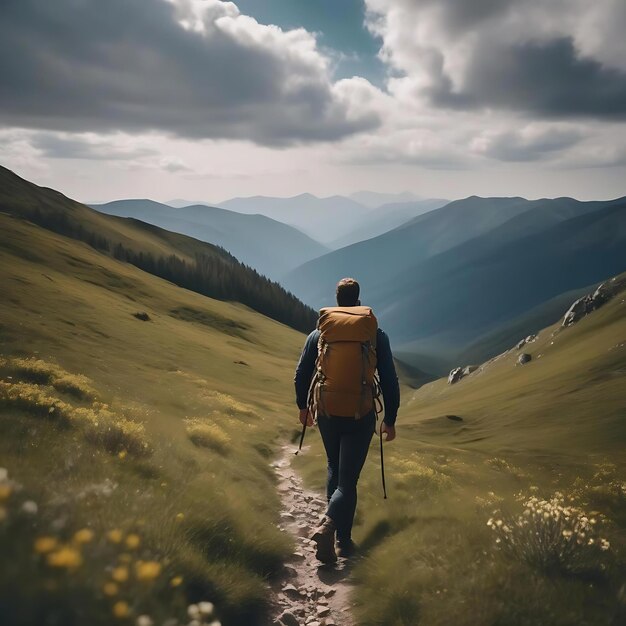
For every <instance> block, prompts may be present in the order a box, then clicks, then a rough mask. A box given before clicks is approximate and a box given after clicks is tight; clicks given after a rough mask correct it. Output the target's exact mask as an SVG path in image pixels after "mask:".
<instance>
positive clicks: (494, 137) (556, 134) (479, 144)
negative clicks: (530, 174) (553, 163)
mask: <svg viewBox="0 0 626 626" xmlns="http://www.w3.org/2000/svg"><path fill="white" fill-rule="evenodd" d="M584 135H585V134H584V133H583V132H582V131H581V130H580V129H578V128H568V127H565V128H560V127H544V126H542V125H537V124H532V125H529V126H527V127H525V128H522V129H521V130H517V129H515V130H505V131H502V132H486V133H483V134H482V135H481V136H479V137H476V139H475V140H474V141H473V142H472V146H471V147H472V150H473V151H474V152H475V153H477V154H482V155H484V156H486V157H490V158H492V159H497V160H499V161H513V162H515V161H520V162H524V161H541V160H546V159H550V158H553V157H554V156H555V153H559V152H561V151H563V150H564V149H566V148H570V147H572V146H574V145H576V144H577V143H579V142H580V141H581V140H582V139H583V137H584Z"/></svg>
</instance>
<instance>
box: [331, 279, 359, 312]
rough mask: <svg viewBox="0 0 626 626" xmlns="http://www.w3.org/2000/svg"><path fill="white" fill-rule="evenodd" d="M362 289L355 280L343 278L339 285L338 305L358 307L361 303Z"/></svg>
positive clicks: (337, 292)
mask: <svg viewBox="0 0 626 626" xmlns="http://www.w3.org/2000/svg"><path fill="white" fill-rule="evenodd" d="M360 291H361V288H360V287H359V283H357V282H356V280H354V278H342V279H341V280H340V281H339V282H338V283H337V290H336V294H337V305H338V306H356V305H357V304H358V303H359V293H360Z"/></svg>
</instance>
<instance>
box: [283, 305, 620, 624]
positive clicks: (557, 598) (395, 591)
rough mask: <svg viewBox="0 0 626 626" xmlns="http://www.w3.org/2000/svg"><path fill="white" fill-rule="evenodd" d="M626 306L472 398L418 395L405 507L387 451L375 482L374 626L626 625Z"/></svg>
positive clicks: (411, 413)
mask: <svg viewBox="0 0 626 626" xmlns="http://www.w3.org/2000/svg"><path fill="white" fill-rule="evenodd" d="M624 306H625V304H624V294H622V295H620V296H618V297H617V298H616V299H615V300H613V301H612V302H611V303H610V304H607V305H606V306H605V307H604V308H602V309H600V310H599V311H597V312H596V313H594V314H593V315H591V316H589V317H588V318H586V319H584V320H583V321H581V322H579V323H578V324H577V325H576V326H574V327H572V328H570V329H567V330H565V331H560V330H558V327H557V326H554V327H551V328H548V329H545V330H544V331H542V332H541V333H540V335H539V338H538V340H537V341H536V342H535V343H533V344H530V345H529V346H525V347H524V348H523V350H524V351H528V352H530V353H531V354H532V355H533V360H532V361H531V362H530V363H529V364H527V365H525V366H523V367H522V366H516V365H515V363H516V358H517V352H516V351H512V352H510V353H507V354H506V355H504V356H503V357H502V358H500V359H498V360H495V361H493V362H491V363H489V364H488V365H486V366H485V367H484V368H483V369H482V370H480V371H477V372H475V373H474V374H472V375H470V376H469V377H467V378H465V379H463V380H462V381H461V382H460V383H457V384H456V385H453V386H450V385H448V384H447V382H446V381H445V380H439V381H435V382H433V383H430V384H427V385H425V386H423V387H421V388H420V389H418V390H413V389H410V388H408V387H403V388H402V391H403V406H402V407H401V410H400V413H399V418H398V424H397V431H398V438H397V439H396V440H395V441H394V442H392V443H389V444H386V447H385V470H386V477H387V487H388V493H389V499H388V500H383V499H382V489H381V486H380V459H379V455H378V454H379V453H378V444H379V442H378V439H377V438H376V437H375V438H374V440H373V442H372V446H371V449H370V454H369V457H368V460H367V462H366V465H365V468H364V470H363V472H362V475H361V480H360V486H359V506H358V509H357V516H356V524H355V532H354V535H355V540H356V541H357V543H359V544H360V545H361V547H362V550H363V553H362V554H363V558H362V559H361V560H360V561H359V562H358V563H357V564H356V566H355V570H354V573H355V577H356V581H357V587H356V592H355V601H356V603H357V606H356V613H357V618H358V623H359V624H360V625H361V626H383V625H384V626H415V625H424V626H448V625H449V624H458V625H467V626H493V625H503V626H505V625H506V626H513V625H529V626H530V625H533V626H535V625H539V626H540V625H545V626H553V625H563V626H564V625H573V624H589V625H598V626H600V625H606V624H613V625H617V624H620V623H623V620H624V619H625V618H626V596H625V594H624V589H625V587H624V585H625V583H626V579H624V574H623V572H624V571H625V567H626V463H625V460H624V457H623V449H624V443H625V438H626V437H625V435H626V431H625V429H624V424H626V422H624V417H625V416H626V414H625V413H624V406H626V404H625V402H624V400H625V397H624V375H625V374H626V351H625V344H624V337H625V336H626V315H625V314H624ZM511 343H512V344H513V343H514V342H513V341H512V342H511ZM539 355H541V356H539ZM446 415H459V416H461V417H462V420H463V421H461V422H456V421H451V420H449V419H447V418H446ZM307 438H308V444H309V445H310V448H309V449H308V450H307V451H306V452H305V453H304V454H301V455H299V456H298V457H297V458H296V460H295V463H296V465H297V466H298V467H299V469H300V470H301V471H302V473H303V474H304V476H305V479H306V480H307V482H308V484H309V485H310V486H315V487H318V488H319V487H320V486H322V485H323V484H324V479H325V476H324V474H325V472H324V455H323V450H322V448H321V445H320V440H319V436H318V435H317V434H316V433H314V432H313V433H311V434H310V435H308V437H307ZM526 510H528V511H529V513H525V511H526ZM544 514H545V516H544ZM566 514H567V517H566ZM592 519H593V520H595V522H596V523H595V524H591V523H590V521H589V520H592ZM490 520H491V524H490V525H488V523H489V522H490ZM497 522H500V524H497ZM504 526H506V527H507V530H508V531H509V532H504V531H502V528H503V527H504ZM564 531H565V535H563V532H564ZM570 532H571V533H572V534H571V535H570V534H569V533H570ZM591 539H593V542H592V543H591V544H590V543H589V541H590V540H591ZM578 540H580V543H578ZM571 542H573V544H572V543H571ZM603 547H605V548H606V549H604V550H603V549H602V548H603Z"/></svg>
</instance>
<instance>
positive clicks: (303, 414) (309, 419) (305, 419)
mask: <svg viewBox="0 0 626 626" xmlns="http://www.w3.org/2000/svg"><path fill="white" fill-rule="evenodd" d="M299 419H300V423H301V424H302V425H303V426H304V425H305V424H306V425H307V426H313V415H312V414H311V411H309V409H300V418H299Z"/></svg>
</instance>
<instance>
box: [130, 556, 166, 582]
mask: <svg viewBox="0 0 626 626" xmlns="http://www.w3.org/2000/svg"><path fill="white" fill-rule="evenodd" d="M135 573H136V574H137V580H143V581H145V582H148V581H151V580H154V579H155V578H156V577H157V576H158V575H159V574H160V573H161V564H160V563H157V562H156V561H138V562H137V564H136V565H135Z"/></svg>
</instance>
